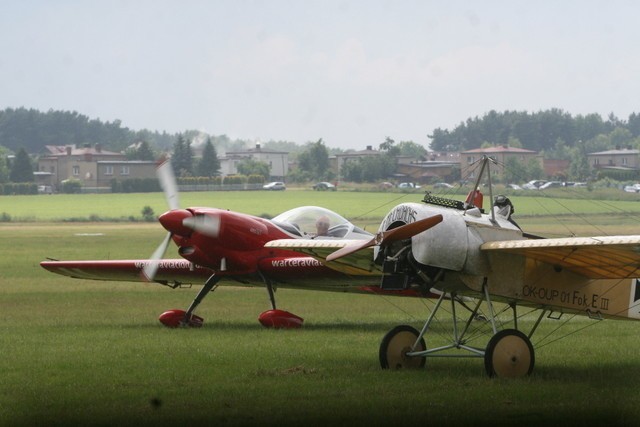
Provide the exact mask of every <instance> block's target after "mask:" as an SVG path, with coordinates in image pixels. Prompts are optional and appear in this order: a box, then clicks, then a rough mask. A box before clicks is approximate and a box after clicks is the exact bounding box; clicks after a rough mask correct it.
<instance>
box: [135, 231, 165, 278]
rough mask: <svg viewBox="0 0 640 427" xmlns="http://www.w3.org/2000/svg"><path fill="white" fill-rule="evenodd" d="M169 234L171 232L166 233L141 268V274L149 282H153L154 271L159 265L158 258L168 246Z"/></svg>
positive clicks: (160, 257) (159, 258)
mask: <svg viewBox="0 0 640 427" xmlns="http://www.w3.org/2000/svg"><path fill="white" fill-rule="evenodd" d="M171 236H172V234H171V233H167V236H166V237H165V238H164V240H163V241H162V243H160V246H158V248H157V249H156V250H155V251H154V252H153V254H152V255H151V258H149V261H147V262H146V263H145V265H144V267H143V268H142V274H143V275H144V277H145V278H146V279H147V280H148V281H149V282H153V279H154V278H155V277H156V273H157V272H158V268H159V267H160V260H161V259H162V257H163V256H164V253H165V252H166V251H167V247H169V242H171Z"/></svg>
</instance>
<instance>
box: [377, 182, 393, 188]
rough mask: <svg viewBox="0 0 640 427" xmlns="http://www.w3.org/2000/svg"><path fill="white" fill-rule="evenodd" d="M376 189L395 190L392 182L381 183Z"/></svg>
mask: <svg viewBox="0 0 640 427" xmlns="http://www.w3.org/2000/svg"><path fill="white" fill-rule="evenodd" d="M378 187H380V189H381V190H388V189H390V188H395V187H396V186H395V184H394V183H393V182H389V181H385V182H381V183H380V184H379V185H378Z"/></svg>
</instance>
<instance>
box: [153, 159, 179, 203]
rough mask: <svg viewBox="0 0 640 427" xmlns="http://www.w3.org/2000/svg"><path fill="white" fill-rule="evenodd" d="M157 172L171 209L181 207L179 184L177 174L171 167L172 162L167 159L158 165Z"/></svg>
mask: <svg viewBox="0 0 640 427" xmlns="http://www.w3.org/2000/svg"><path fill="white" fill-rule="evenodd" d="M156 174H157V175H158V181H160V187H162V190H163V191H164V197H165V199H166V201H167V205H168V206H169V209H171V210H174V209H179V208H180V202H179V201H178V184H177V181H176V176H175V174H174V173H173V168H172V167H171V162H169V161H166V162H164V163H162V164H161V165H160V166H158V169H157V170H156Z"/></svg>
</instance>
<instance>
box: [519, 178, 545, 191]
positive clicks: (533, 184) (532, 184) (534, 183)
mask: <svg viewBox="0 0 640 427" xmlns="http://www.w3.org/2000/svg"><path fill="white" fill-rule="evenodd" d="M546 182H547V181H543V180H541V179H532V180H531V181H529V182H527V183H526V184H523V185H522V188H524V189H525V190H537V189H539V188H540V186H541V185H542V184H544V183H546Z"/></svg>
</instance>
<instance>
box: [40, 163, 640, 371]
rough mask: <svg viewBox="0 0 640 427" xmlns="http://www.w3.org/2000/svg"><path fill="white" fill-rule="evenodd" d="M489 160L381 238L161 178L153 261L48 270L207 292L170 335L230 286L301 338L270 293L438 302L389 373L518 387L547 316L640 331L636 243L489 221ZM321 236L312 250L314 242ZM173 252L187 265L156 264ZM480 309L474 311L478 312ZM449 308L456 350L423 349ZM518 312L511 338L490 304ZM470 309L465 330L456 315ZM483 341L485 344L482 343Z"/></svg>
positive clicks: (401, 338) (398, 331)
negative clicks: (461, 361) (267, 306)
mask: <svg viewBox="0 0 640 427" xmlns="http://www.w3.org/2000/svg"><path fill="white" fill-rule="evenodd" d="M492 162H493V161H492V160H491V159H489V158H484V159H483V160H482V163H481V168H480V172H479V173H478V175H477V176H478V179H477V181H476V183H475V186H474V189H475V190H473V191H472V192H471V193H470V194H469V196H468V197H467V200H466V201H465V202H462V201H457V200H451V199H445V198H440V197H434V196H431V195H429V194H427V195H426V196H425V198H424V200H423V201H422V203H402V204H400V205H398V206H396V207H395V208H393V209H392V210H391V211H390V212H389V213H388V214H387V215H386V216H385V218H384V219H383V221H382V223H381V225H380V228H379V231H378V233H377V234H376V235H371V234H369V233H367V232H365V231H363V230H360V229H358V228H357V227H355V226H353V224H351V223H349V222H348V221H347V220H345V219H344V218H342V217H340V216H338V215H337V214H335V213H332V212H330V211H326V210H323V209H321V208H316V207H312V208H299V209H294V210H292V211H289V212H286V213H284V214H282V215H280V216H278V217H276V218H274V219H273V220H270V221H269V220H265V219H261V218H256V217H252V216H248V215H242V214H238V213H232V212H227V211H222V210H218V209H205V208H191V209H179V207H178V203H177V191H176V190H175V184H174V180H173V178H172V174H170V173H169V172H167V171H168V170H169V168H168V167H166V166H164V167H162V168H161V169H160V179H161V182H162V183H163V187H164V188H165V193H166V194H167V198H168V200H169V201H170V203H169V204H170V207H171V210H170V211H169V212H167V213H165V214H164V215H162V216H161V218H160V222H161V223H162V225H163V226H164V227H165V228H166V229H167V230H168V231H169V234H168V235H167V238H166V239H165V241H164V242H163V243H162V244H161V245H160V247H159V248H158V250H157V251H156V253H154V255H153V256H152V258H151V260H149V261H99V262H96V261H84V262H83V261H69V262H65V261H46V262H43V263H42V266H43V267H44V268H46V269H48V270H50V271H53V272H56V273H60V274H65V275H68V276H72V277H80V278H90V279H104V280H142V279H140V275H141V274H142V275H144V276H146V278H147V280H153V281H155V282H159V283H163V284H166V285H169V286H172V287H176V286H179V284H181V283H194V282H197V281H198V280H202V281H204V280H206V281H205V285H204V287H203V289H202V290H201V291H200V292H199V293H198V295H197V297H196V298H195V300H194V302H193V303H192V305H191V307H189V309H188V310H187V311H186V312H183V311H177V310H172V311H169V312H167V313H165V314H163V315H162V316H161V321H162V322H163V323H164V324H166V325H169V326H177V325H180V324H188V325H196V326H197V325H200V324H201V323H202V320H201V319H200V318H198V317H196V316H194V315H193V310H194V309H195V307H196V306H197V305H198V304H199V303H200V301H201V300H202V298H204V296H205V295H206V294H207V293H208V292H209V291H212V290H213V289H215V287H216V286H217V284H218V282H219V281H220V280H221V279H230V280H231V281H232V283H236V284H246V285H266V288H267V290H268V291H269V295H270V297H271V303H272V310H269V311H267V312H265V313H263V314H262V315H261V318H260V320H261V322H262V323H263V324H266V325H274V326H299V325H300V324H301V323H302V319H300V318H299V317H297V316H295V315H293V314H291V313H288V312H283V311H280V310H276V308H275V300H274V298H273V287H274V286H275V285H278V286H281V287H292V288H293V287H295V288H303V289H318V290H340V291H352V292H383V293H391V294H396V295H414V296H432V297H433V296H435V294H434V293H433V292H436V293H437V294H438V300H437V303H436V304H435V307H434V308H433V309H432V310H431V313H430V314H429V316H428V318H427V320H426V322H425V324H424V326H423V327H422V329H421V330H420V331H418V330H417V329H415V328H413V327H411V326H408V325H400V326H397V327H395V328H393V329H391V330H390V331H389V332H388V333H387V334H386V335H385V337H384V338H383V339H382V343H381V345H380V350H379V358H380V364H381V366H382V367H383V368H404V367H406V368H414V367H421V366H424V364H425V360H426V358H427V357H477V358H482V359H483V360H484V364H485V369H486V371H487V373H488V375H490V376H501V377H518V376H523V375H528V374H530V373H531V372H532V371H533V367H534V362H535V356H534V349H533V345H532V342H531V337H532V335H533V334H534V332H535V331H536V330H537V328H538V325H539V324H540V322H541V321H542V320H543V318H544V317H545V315H546V316H547V317H551V318H555V319H558V318H559V317H560V316H562V315H564V314H566V313H573V314H582V315H586V316H589V317H591V318H595V319H604V318H613V319H630V320H640V279H639V278H640V235H632V236H599V237H582V238H562V239H543V238H540V237H538V236H533V235H530V234H528V233H525V232H523V231H522V229H521V228H520V227H519V226H518V225H517V224H516V223H515V222H514V221H513V218H512V216H511V215H512V213H513V205H512V204H511V202H510V201H509V199H508V198H505V197H501V196H498V197H496V198H495V203H493V204H492V206H491V207H490V208H489V209H488V212H486V213H485V211H484V210H483V209H482V197H481V195H480V193H479V190H477V189H478V186H479V184H480V179H481V178H482V177H483V175H484V174H485V171H486V175H487V177H488V181H489V182H488V183H489V187H488V188H489V196H490V199H491V200H493V195H492V194H491V191H492V190H491V180H490V174H489V167H490V164H491V163H492ZM319 215H320V216H322V215H327V216H329V217H330V218H331V219H332V225H333V227H332V228H330V229H329V232H330V233H333V234H334V236H333V237H331V236H327V237H316V236H312V235H311V231H310V230H309V229H308V228H305V227H311V224H314V222H313V221H315V220H316V219H317V218H318V216H319ZM312 237H314V238H312ZM170 240H173V241H174V242H175V243H176V244H177V245H178V246H179V253H180V255H181V256H182V257H183V258H184V260H160V259H161V258H162V255H163V253H164V251H165V249H166V247H167V245H168V244H169V242H170ZM465 297H471V298H474V299H475V300H474V301H475V302H474V303H473V304H471V306H469V300H468V299H464V298H465ZM446 300H449V301H450V303H451V307H450V313H451V317H452V321H451V322H449V325H450V326H451V340H450V341H449V342H448V344H446V345H442V346H438V347H435V348H430V349H427V347H426V345H425V340H424V337H425V335H426V334H427V332H429V331H430V330H431V328H432V322H433V321H434V319H435V316H436V313H438V312H439V311H442V307H443V302H444V301H446ZM496 302H500V303H503V304H504V307H506V308H507V309H509V311H511V312H512V318H511V319H510V321H509V322H510V327H507V326H505V324H504V323H501V322H500V320H501V319H500V318H499V314H500V313H497V312H496V309H495V306H494V303H496ZM460 305H461V306H463V307H465V308H467V309H469V310H468V311H469V315H468V317H467V318H466V319H465V320H464V321H460V319H459V316H458V315H456V307H458V306H460ZM481 306H482V307H484V309H483V313H484V312H485V311H484V310H486V317H487V318H488V323H489V325H490V333H489V334H488V343H486V344H485V345H477V344H475V342H476V341H473V342H472V337H471V335H472V332H474V330H475V327H473V326H472V324H473V323H474V322H473V320H474V319H476V318H477V317H478V314H479V313H480V309H481ZM519 306H524V307H532V308H534V309H539V310H540V315H539V317H538V318H537V321H535V322H532V325H531V328H530V330H529V331H528V332H527V333H525V332H523V331H522V329H521V328H522V327H523V326H524V325H526V324H527V323H529V322H524V321H520V322H519V321H518V320H519V319H520V317H519V315H518V312H517V307H519ZM473 339H474V340H475V339H476V337H473Z"/></svg>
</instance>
